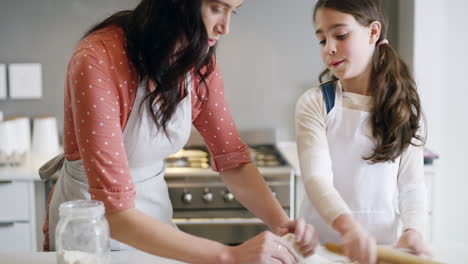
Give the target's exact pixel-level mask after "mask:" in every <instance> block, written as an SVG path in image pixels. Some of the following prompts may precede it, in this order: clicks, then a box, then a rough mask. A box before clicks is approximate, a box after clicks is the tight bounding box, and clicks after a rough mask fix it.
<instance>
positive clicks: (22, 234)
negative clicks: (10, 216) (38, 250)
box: [0, 222, 34, 252]
mask: <svg viewBox="0 0 468 264" xmlns="http://www.w3.org/2000/svg"><path fill="white" fill-rule="evenodd" d="M31 234H32V230H31V224H30V223H15V222H0V245H1V246H0V252H29V251H33V250H34V249H33V248H31V247H32V243H31V240H32V235H31Z"/></svg>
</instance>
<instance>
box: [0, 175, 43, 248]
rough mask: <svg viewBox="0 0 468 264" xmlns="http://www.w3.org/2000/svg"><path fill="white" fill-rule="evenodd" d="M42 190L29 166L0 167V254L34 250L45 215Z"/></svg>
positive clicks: (40, 235) (39, 240)
mask: <svg viewBox="0 0 468 264" xmlns="http://www.w3.org/2000/svg"><path fill="white" fill-rule="evenodd" d="M44 189H45V185H44V183H43V182H41V181H40V178H39V175H37V173H36V172H35V170H34V169H33V168H32V167H29V166H21V167H1V168H0V201H1V202H0V252H32V251H37V250H38V248H39V246H38V245H39V244H40V243H41V242H42V231H41V230H42V223H43V219H44V216H45V190H44Z"/></svg>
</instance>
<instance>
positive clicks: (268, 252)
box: [219, 231, 299, 264]
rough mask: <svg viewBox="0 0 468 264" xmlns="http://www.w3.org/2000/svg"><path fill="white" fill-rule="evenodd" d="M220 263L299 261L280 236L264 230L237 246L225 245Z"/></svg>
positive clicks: (278, 263) (264, 263)
mask: <svg viewBox="0 0 468 264" xmlns="http://www.w3.org/2000/svg"><path fill="white" fill-rule="evenodd" d="M226 250H227V252H224V253H223V254H222V255H221V256H220V259H219V260H220V261H219V262H220V263H229V264H231V263H233V264H234V263H236V264H237V263H246V264H250V263H251V264H292V263H297V262H298V261H299V256H298V255H297V253H296V252H295V250H294V249H293V248H292V247H291V246H290V245H289V244H288V243H287V242H286V241H285V240H284V239H282V238H281V237H279V236H277V235H275V234H273V233H271V232H269V231H265V232H263V233H261V234H259V235H257V236H255V237H253V238H251V239H249V240H247V241H245V242H244V243H242V244H241V245H239V246H234V247H226Z"/></svg>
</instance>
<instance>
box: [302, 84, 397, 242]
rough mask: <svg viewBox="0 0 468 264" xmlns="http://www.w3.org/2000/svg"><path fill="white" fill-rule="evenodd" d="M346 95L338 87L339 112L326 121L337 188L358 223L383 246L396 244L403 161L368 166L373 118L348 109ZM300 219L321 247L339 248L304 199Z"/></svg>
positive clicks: (334, 236)
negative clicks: (329, 244) (311, 228)
mask: <svg viewBox="0 0 468 264" xmlns="http://www.w3.org/2000/svg"><path fill="white" fill-rule="evenodd" d="M342 97H343V91H342V88H341V85H340V84H339V83H338V85H336V96H335V98H336V99H335V106H334V107H333V108H332V110H331V111H330V112H329V113H328V115H327V118H326V127H327V139H328V146H329V149H330V155H331V161H332V169H333V185H334V187H335V188H336V189H337V190H338V192H339V193H340V195H341V197H342V198H343V199H344V201H345V202H346V204H347V205H348V206H349V207H350V209H351V211H352V214H353V216H354V218H355V219H356V220H357V221H358V222H359V223H361V225H362V226H363V227H364V228H365V229H366V230H367V231H368V232H369V233H370V234H372V235H373V236H374V237H375V238H376V240H377V243H378V244H393V243H395V242H396V240H397V238H398V236H399V233H400V232H401V231H400V229H401V227H400V218H399V215H398V214H397V211H396V209H395V207H396V206H395V200H394V198H395V197H396V193H397V191H398V189H397V175H398V167H399V160H400V158H398V159H397V160H395V162H386V163H377V164H371V163H369V161H367V160H364V159H363V157H368V156H369V155H370V154H372V153H373V147H374V142H373V140H372V137H371V130H370V126H369V123H368V118H369V116H370V113H369V112H365V111H360V110H353V109H348V108H344V107H343V104H342ZM299 214H300V215H301V216H302V217H304V218H305V220H306V221H307V222H308V223H311V224H313V225H314V227H315V228H316V230H317V231H318V233H319V238H320V241H321V242H339V241H340V236H339V234H338V233H337V232H335V231H334V230H333V229H332V228H331V227H330V226H329V225H328V224H326V223H325V222H324V221H323V220H322V218H321V217H320V215H319V214H318V212H317V211H316V210H315V208H314V207H313V205H312V204H311V203H310V201H309V199H308V198H307V196H306V197H304V201H303V203H302V206H301V208H300V212H299Z"/></svg>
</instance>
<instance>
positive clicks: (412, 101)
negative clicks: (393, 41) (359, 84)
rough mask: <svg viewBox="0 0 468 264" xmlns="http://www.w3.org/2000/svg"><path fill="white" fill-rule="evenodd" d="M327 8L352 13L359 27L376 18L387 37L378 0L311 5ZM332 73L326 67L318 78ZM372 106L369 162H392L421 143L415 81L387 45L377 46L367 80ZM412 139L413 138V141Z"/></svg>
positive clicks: (326, 1) (327, 1) (326, 0)
mask: <svg viewBox="0 0 468 264" xmlns="http://www.w3.org/2000/svg"><path fill="white" fill-rule="evenodd" d="M320 8H330V9H334V10H337V11H339V12H343V13H346V14H350V15H352V16H353V17H354V18H355V19H356V21H357V22H358V23H359V24H361V25H362V26H365V27H368V26H369V25H370V24H371V23H372V22H374V21H378V22H380V24H381V25H382V27H381V34H380V38H379V40H378V41H377V43H379V42H380V41H381V40H384V39H386V38H387V28H388V25H387V19H386V17H385V14H384V12H383V9H382V3H381V0H319V1H318V2H317V4H316V5H315V8H314V19H315V15H316V13H317V10H318V9H320ZM329 75H331V78H332V79H333V80H337V78H336V77H335V76H333V75H332V74H331V73H330V71H329V70H328V69H326V70H325V71H323V72H322V73H321V74H320V76H319V79H320V81H322V79H323V78H324V77H325V76H329ZM370 87H371V89H372V90H371V94H372V98H373V107H372V109H371V116H370V120H369V121H370V124H371V128H372V136H373V139H374V140H375V148H374V153H372V154H371V155H370V156H369V157H364V159H366V160H370V161H371V162H372V163H378V162H387V161H395V159H397V158H398V157H399V156H400V155H401V154H402V152H403V151H404V150H406V148H408V146H409V145H410V144H412V145H415V146H421V145H423V144H424V143H425V136H421V135H420V134H419V133H418V130H419V129H420V121H421V119H422V118H423V114H422V111H421V103H420V99H419V95H418V93H417V91H416V83H415V81H414V79H413V77H412V76H411V73H410V71H409V69H408V66H407V65H406V64H405V62H403V60H402V59H401V58H400V56H399V55H398V53H397V52H396V51H395V50H394V49H393V48H392V47H391V46H390V45H388V44H386V45H380V46H378V47H377V48H376V54H375V56H374V64H373V69H372V74H371V79H370ZM413 139H415V140H413Z"/></svg>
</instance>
